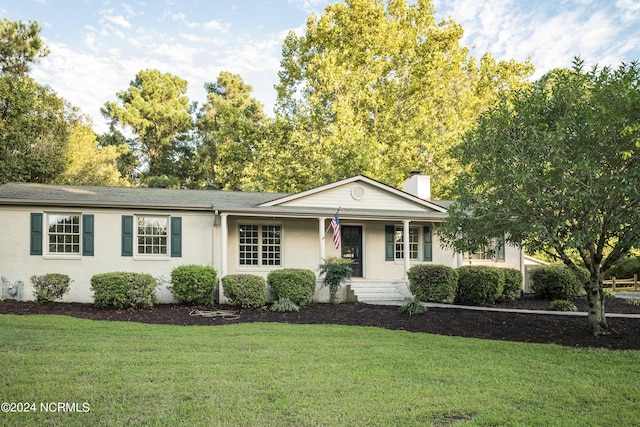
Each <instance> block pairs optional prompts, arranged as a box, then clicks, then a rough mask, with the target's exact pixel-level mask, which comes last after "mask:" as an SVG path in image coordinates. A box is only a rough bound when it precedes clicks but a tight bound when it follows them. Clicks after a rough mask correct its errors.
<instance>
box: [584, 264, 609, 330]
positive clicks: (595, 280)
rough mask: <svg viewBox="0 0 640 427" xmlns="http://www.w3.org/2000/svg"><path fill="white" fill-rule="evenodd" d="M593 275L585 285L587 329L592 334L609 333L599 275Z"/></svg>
mask: <svg viewBox="0 0 640 427" xmlns="http://www.w3.org/2000/svg"><path fill="white" fill-rule="evenodd" d="M595 276H596V277H593V276H592V277H591V278H590V280H589V284H588V285H587V287H586V288H587V289H586V291H587V304H588V318H589V329H590V330H591V332H592V333H593V334H594V335H605V334H608V333H609V326H608V325H607V319H606V318H605V312H604V293H603V292H602V285H601V284H600V278H599V277H598V276H599V275H595Z"/></svg>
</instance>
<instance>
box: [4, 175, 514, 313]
mask: <svg viewBox="0 0 640 427" xmlns="http://www.w3.org/2000/svg"><path fill="white" fill-rule="evenodd" d="M405 190H406V191H400V190H397V189H395V188H392V187H390V186H387V185H385V184H382V183H380V182H378V181H375V180H372V179H370V178H367V177H365V176H355V177H352V178H348V179H345V180H342V181H338V182H335V183H332V184H329V185H325V186H322V187H318V188H315V189H312V190H309V191H305V192H302V193H298V194H275V193H245V192H227V191H205V190H168V189H152V188H117V187H79V186H60V185H42V184H27V183H22V184H5V185H2V186H0V224H1V225H2V229H3V230H2V236H3V244H2V245H0V276H1V277H2V282H3V287H4V288H5V290H6V288H7V287H8V286H13V285H15V284H16V283H17V282H19V281H20V282H22V283H23V286H22V289H21V290H22V295H21V296H22V299H26V300H29V299H33V296H32V294H33V288H32V285H31V283H30V280H29V279H30V277H32V276H34V275H41V274H46V273H62V274H66V275H68V276H69V277H70V278H71V279H72V280H73V282H72V284H71V291H70V292H69V293H68V294H67V295H65V297H64V298H63V301H67V302H92V301H93V298H92V292H91V289H90V279H91V277H92V276H93V275H94V274H98V273H105V272H114V271H131V272H141V273H149V274H151V275H153V276H154V277H156V278H160V279H161V280H163V282H164V283H163V284H162V285H161V286H160V287H159V290H158V297H159V300H160V302H162V303H168V302H173V298H172V296H171V293H170V292H169V290H168V289H167V287H166V286H167V285H168V284H169V283H168V282H169V279H170V276H171V271H172V270H173V269H174V268H175V267H177V266H179V265H183V264H201V265H211V266H213V267H214V268H215V269H216V270H217V271H218V276H219V277H223V276H225V275H227V274H237V273H249V274H257V275H260V276H263V277H266V276H267V275H268V274H269V272H270V271H272V270H274V269H281V268H305V269H309V270H312V271H315V272H317V270H318V265H319V264H320V263H321V262H322V260H323V259H325V258H326V257H330V256H342V257H345V258H349V259H352V260H353V263H352V266H353V269H354V274H353V278H352V280H351V283H350V288H351V290H352V292H353V294H354V295H355V296H356V297H357V298H358V300H359V301H364V302H374V301H379V300H384V301H391V300H396V301H400V300H403V299H404V298H406V297H410V296H411V294H410V292H409V290H408V286H407V281H406V276H407V271H408V269H409V268H410V267H411V266H413V265H415V264H418V263H433V264H445V265H448V266H451V267H459V266H461V265H463V264H490V265H496V266H499V267H510V268H516V269H519V270H521V271H523V273H524V255H523V253H522V251H521V250H520V249H519V248H516V247H511V246H506V247H505V248H501V249H500V250H498V251H496V252H493V253H492V254H489V252H487V253H483V252H479V253H478V254H476V255H475V256H474V257H472V258H473V259H468V258H465V257H463V256H462V255H461V254H456V253H453V252H451V251H447V250H443V249H441V247H440V241H439V238H438V226H439V224H441V223H442V221H443V220H444V219H445V218H446V215H447V209H446V207H447V206H448V204H449V203H448V202H438V201H431V200H429V198H430V197H429V191H428V190H429V179H428V177H424V176H419V175H414V176H412V177H411V179H410V180H408V181H407V183H406V185H405ZM412 193H413V194H412ZM338 209H339V211H338ZM336 211H338V216H339V220H340V225H341V239H340V245H339V248H338V249H336V247H335V246H334V242H333V239H332V231H331V229H330V227H329V225H330V222H331V219H332V218H333V217H334V215H335V213H336ZM407 253H409V257H406V256H405V254H407ZM14 289H15V288H14ZM3 296H4V297H7V296H8V295H7V294H6V292H5V293H3ZM342 297H343V298H345V297H346V295H343V296H342ZM328 298H329V294H328V290H327V289H322V288H320V287H319V288H318V290H317V292H316V297H315V299H316V300H318V301H327V300H328Z"/></svg>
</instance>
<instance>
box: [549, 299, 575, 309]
mask: <svg viewBox="0 0 640 427" xmlns="http://www.w3.org/2000/svg"><path fill="white" fill-rule="evenodd" d="M550 306H551V310H553V311H578V308H577V307H576V305H575V304H574V303H572V302H571V301H567V300H566V299H557V300H553V301H551V304H550Z"/></svg>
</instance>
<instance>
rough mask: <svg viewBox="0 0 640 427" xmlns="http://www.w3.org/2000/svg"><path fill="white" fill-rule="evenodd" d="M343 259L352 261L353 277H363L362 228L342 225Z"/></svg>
mask: <svg viewBox="0 0 640 427" xmlns="http://www.w3.org/2000/svg"><path fill="white" fill-rule="evenodd" d="M340 229H341V230H340V233H341V235H342V258H344V259H349V260H351V269H352V270H353V272H352V273H351V276H352V277H362V227H361V226H359V225H342V226H341V227H340Z"/></svg>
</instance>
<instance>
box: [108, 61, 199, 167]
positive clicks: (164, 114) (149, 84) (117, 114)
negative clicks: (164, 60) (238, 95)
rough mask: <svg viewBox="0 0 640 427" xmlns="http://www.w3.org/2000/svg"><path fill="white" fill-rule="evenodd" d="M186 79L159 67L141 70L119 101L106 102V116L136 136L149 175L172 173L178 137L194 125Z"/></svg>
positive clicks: (121, 93) (119, 94)
mask: <svg viewBox="0 0 640 427" xmlns="http://www.w3.org/2000/svg"><path fill="white" fill-rule="evenodd" d="M186 92H187V82H186V80H183V79H181V78H179V77H176V76H174V75H172V74H169V73H161V72H160V71H158V70H142V71H140V72H139V73H138V74H137V75H136V77H135V79H134V80H133V81H132V82H131V84H130V86H129V88H128V89H127V90H126V91H121V92H118V93H117V95H116V96H117V98H118V101H119V102H107V103H106V104H105V106H104V108H103V109H102V113H103V115H104V116H105V117H106V118H108V119H110V120H111V123H112V124H119V125H121V126H122V127H125V128H129V129H130V130H132V131H133V133H135V135H136V136H137V143H138V144H139V148H140V151H141V155H142V161H143V163H144V164H146V165H147V167H148V169H147V172H146V176H147V177H153V176H160V175H173V174H174V173H175V170H174V164H175V162H176V158H175V156H176V154H177V150H176V138H177V137H179V136H180V135H181V134H184V133H186V132H188V131H189V130H190V129H191V128H192V120H191V114H190V113H191V106H190V104H189V99H188V98H187V96H186Z"/></svg>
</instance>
